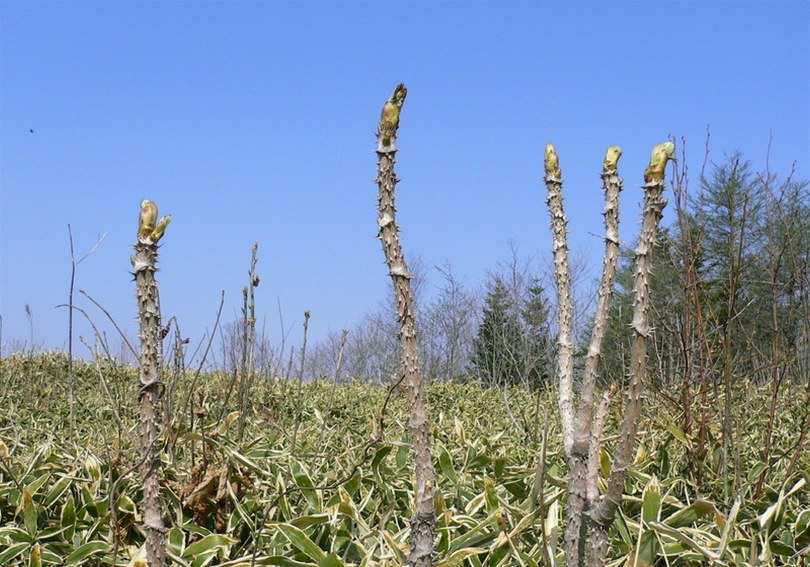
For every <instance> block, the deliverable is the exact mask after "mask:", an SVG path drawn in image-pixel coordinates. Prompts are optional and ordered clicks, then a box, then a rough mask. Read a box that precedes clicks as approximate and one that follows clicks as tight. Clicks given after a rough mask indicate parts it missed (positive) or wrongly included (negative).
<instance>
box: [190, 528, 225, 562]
mask: <svg viewBox="0 0 810 567" xmlns="http://www.w3.org/2000/svg"><path fill="white" fill-rule="evenodd" d="M235 543H236V540H235V539H233V538H232V537H228V536H226V535H224V534H209V535H207V536H205V537H204V538H202V539H201V540H200V541H195V542H194V543H192V544H191V545H189V546H188V547H187V548H186V550H185V551H184V552H183V555H182V557H186V558H196V557H197V556H198V555H202V554H205V553H207V552H208V551H211V550H214V552H215V553H216V551H218V550H219V549H222V548H225V547H228V546H229V545H233V544H235Z"/></svg>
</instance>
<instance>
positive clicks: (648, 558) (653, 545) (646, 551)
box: [629, 531, 659, 567]
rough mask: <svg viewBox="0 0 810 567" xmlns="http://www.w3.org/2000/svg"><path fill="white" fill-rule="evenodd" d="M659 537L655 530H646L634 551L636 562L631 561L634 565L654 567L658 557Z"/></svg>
mask: <svg viewBox="0 0 810 567" xmlns="http://www.w3.org/2000/svg"><path fill="white" fill-rule="evenodd" d="M658 550H659V544H658V538H657V537H656V536H655V532H652V531H645V532H643V533H642V534H641V537H640V538H639V540H638V545H637V546H636V550H635V552H634V553H633V556H632V557H633V558H635V562H634V563H629V565H631V566H632V567H652V566H653V564H655V558H656V557H658Z"/></svg>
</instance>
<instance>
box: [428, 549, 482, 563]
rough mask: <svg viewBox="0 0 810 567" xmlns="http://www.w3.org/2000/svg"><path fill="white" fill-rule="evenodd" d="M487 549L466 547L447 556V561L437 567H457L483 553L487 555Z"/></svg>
mask: <svg viewBox="0 0 810 567" xmlns="http://www.w3.org/2000/svg"><path fill="white" fill-rule="evenodd" d="M486 552H487V548H485V547H464V548H461V549H457V550H456V551H454V552H453V553H451V554H450V555H448V556H447V558H446V559H444V560H443V561H440V562H438V563H436V565H435V567H455V566H456V565H459V564H461V563H463V562H464V560H465V559H468V558H469V557H472V556H474V555H481V554H482V553H486Z"/></svg>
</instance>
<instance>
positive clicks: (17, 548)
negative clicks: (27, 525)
mask: <svg viewBox="0 0 810 567" xmlns="http://www.w3.org/2000/svg"><path fill="white" fill-rule="evenodd" d="M30 545H31V544H30V543H15V544H14V545H10V546H8V547H7V548H6V549H4V550H3V551H0V565H11V560H12V559H14V558H15V557H17V556H18V555H20V554H22V552H23V551H25V550H26V549H28V548H29V547H30Z"/></svg>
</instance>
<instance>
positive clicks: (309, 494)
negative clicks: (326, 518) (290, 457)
mask: <svg viewBox="0 0 810 567" xmlns="http://www.w3.org/2000/svg"><path fill="white" fill-rule="evenodd" d="M291 469H292V475H293V478H294V479H295V483H296V484H297V485H298V486H300V487H301V488H305V489H307V488H310V489H311V488H312V487H314V486H315V484H314V483H313V482H312V478H310V476H309V473H308V472H307V470H306V469H305V468H304V466H303V465H302V464H301V463H299V462H298V461H295V462H294V463H293V464H292V467H291ZM301 493H302V494H303V495H304V498H305V499H306V501H307V504H309V505H310V507H311V508H313V509H314V510H315V511H316V512H321V511H322V510H323V502H322V500H321V495H320V491H318V490H302V491H301Z"/></svg>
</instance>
